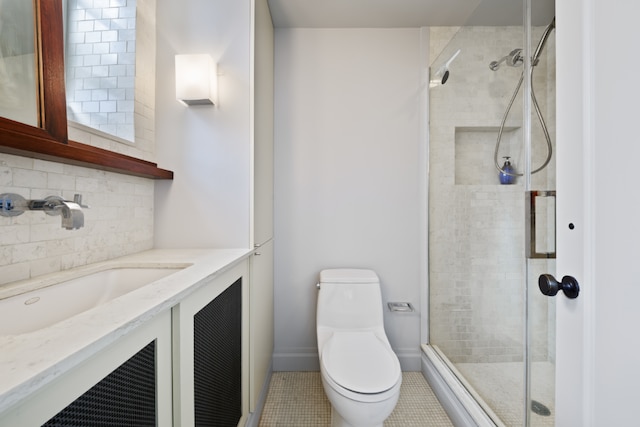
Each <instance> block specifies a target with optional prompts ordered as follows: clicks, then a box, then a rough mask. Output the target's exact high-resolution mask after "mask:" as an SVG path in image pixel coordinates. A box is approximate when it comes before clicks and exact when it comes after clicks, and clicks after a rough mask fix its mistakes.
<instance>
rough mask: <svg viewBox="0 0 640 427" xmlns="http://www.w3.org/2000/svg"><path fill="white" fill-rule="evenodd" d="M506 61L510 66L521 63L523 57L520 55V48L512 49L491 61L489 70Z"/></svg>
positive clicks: (496, 68) (494, 69) (493, 69)
mask: <svg viewBox="0 0 640 427" xmlns="http://www.w3.org/2000/svg"><path fill="white" fill-rule="evenodd" d="M503 62H504V63H506V64H507V65H508V66H510V67H517V66H519V65H522V63H523V62H524V57H523V56H522V49H513V50H512V51H511V52H509V54H508V55H507V56H503V57H502V58H500V59H499V60H497V61H491V63H490V64H489V68H490V69H491V71H497V70H498V68H500V64H502V63H503Z"/></svg>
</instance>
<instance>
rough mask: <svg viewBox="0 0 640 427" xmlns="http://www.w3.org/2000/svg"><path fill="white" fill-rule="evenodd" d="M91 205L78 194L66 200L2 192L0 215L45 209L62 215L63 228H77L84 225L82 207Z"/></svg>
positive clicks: (52, 213)
mask: <svg viewBox="0 0 640 427" xmlns="http://www.w3.org/2000/svg"><path fill="white" fill-rule="evenodd" d="M88 207H89V206H86V205H83V204H82V196H81V195H80V194H76V195H75V196H74V197H73V201H69V200H64V199H63V198H62V197H59V196H49V197H45V198H44V199H34V200H27V199H25V198H24V197H22V196H21V195H19V194H15V193H3V194H0V215H2V216H18V215H21V214H23V213H24V212H25V211H27V210H31V211H44V213H46V214H47V215H53V216H56V215H62V228H66V229H67V230H75V229H78V228H82V227H83V226H84V214H83V213H82V208H88Z"/></svg>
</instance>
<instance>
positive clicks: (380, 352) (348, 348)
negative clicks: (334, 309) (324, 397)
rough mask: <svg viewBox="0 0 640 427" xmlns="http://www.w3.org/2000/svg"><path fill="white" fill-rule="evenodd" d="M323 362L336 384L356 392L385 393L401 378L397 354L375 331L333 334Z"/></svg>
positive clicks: (326, 345) (322, 358)
mask: <svg viewBox="0 0 640 427" xmlns="http://www.w3.org/2000/svg"><path fill="white" fill-rule="evenodd" d="M320 359H321V360H320V363H322V365H323V368H324V371H325V372H326V374H327V375H328V376H329V377H330V378H331V380H332V381H333V382H334V383H336V384H337V385H339V386H340V387H342V388H345V389H347V390H349V391H352V392H355V393H360V394H378V393H383V392H385V391H387V390H390V389H391V388H393V387H394V386H395V385H396V384H397V383H398V379H399V378H400V377H401V370H400V363H399V362H398V358H397V357H396V355H395V353H394V352H393V350H392V349H391V348H390V346H389V345H388V343H386V342H384V341H383V340H381V339H380V338H379V337H378V336H377V335H376V334H375V333H374V332H373V331H342V332H334V333H333V335H332V336H331V338H329V339H328V340H327V342H326V343H325V345H324V348H323V349H322V355H321V358H320Z"/></svg>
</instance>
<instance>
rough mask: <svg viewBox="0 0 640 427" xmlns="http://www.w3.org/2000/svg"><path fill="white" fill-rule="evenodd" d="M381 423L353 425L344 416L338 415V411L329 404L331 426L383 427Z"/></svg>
mask: <svg viewBox="0 0 640 427" xmlns="http://www.w3.org/2000/svg"><path fill="white" fill-rule="evenodd" d="M383 425H384V423H383V424H376V425H366V426H355V425H353V424H349V423H348V422H347V421H346V420H345V419H344V418H342V417H341V416H340V414H339V413H338V411H336V410H335V409H334V407H333V405H331V427H383Z"/></svg>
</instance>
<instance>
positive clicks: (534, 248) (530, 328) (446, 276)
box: [424, 1, 555, 426]
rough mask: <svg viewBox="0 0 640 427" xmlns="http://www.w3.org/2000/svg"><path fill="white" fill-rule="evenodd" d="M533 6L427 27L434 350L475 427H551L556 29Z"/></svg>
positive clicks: (431, 354)
mask: <svg viewBox="0 0 640 427" xmlns="http://www.w3.org/2000/svg"><path fill="white" fill-rule="evenodd" d="M522 7H523V8H524V10H523V12H522V17H523V20H522V21H521V22H522V23H520V24H517V23H516V24H513V23H511V24H510V25H499V26H494V25H475V24H470V25H467V26H462V27H431V28H430V29H429V43H430V46H429V52H430V70H431V73H432V76H431V78H430V90H429V151H428V157H429V172H428V175H429V200H428V205H429V208H428V212H429V213H428V218H429V219H428V221H429V232H428V252H429V263H428V265H429V278H428V289H429V291H428V294H429V297H428V298H429V335H428V343H427V345H425V346H424V352H425V355H426V356H425V357H427V358H428V359H429V360H431V361H432V362H433V363H434V366H437V367H439V368H438V370H439V371H440V374H441V375H442V378H444V379H445V380H444V381H445V382H446V383H448V386H449V388H450V389H451V390H458V392H459V393H458V394H463V395H464V397H460V396H459V399H460V401H461V402H462V404H463V406H465V407H466V409H467V412H468V413H469V414H471V415H470V416H471V417H472V418H473V419H474V420H475V421H476V423H478V424H485V425H498V426H502V425H504V426H553V425H554V410H555V407H554V394H555V393H554V382H555V366H554V359H555V347H554V344H555V305H554V304H555V303H554V299H552V298H548V297H546V296H544V295H542V293H541V292H540V291H539V290H538V277H539V276H540V275H541V274H554V272H555V260H554V258H555V156H554V155H553V153H554V148H555V138H554V135H555V49H554V47H555V18H554V16H553V12H551V14H548V13H547V14H546V15H545V14H544V13H536V10H534V11H533V12H532V11H531V6H530V5H529V2H528V1H524V2H523V6H522ZM550 9H551V11H553V5H552V7H551V8H550ZM547 10H548V9H547ZM532 17H533V19H532ZM452 59H455V61H454V60H452ZM445 66H446V67H445ZM443 67H444V68H443ZM445 68H446V70H445ZM444 71H446V73H447V78H446V79H444V80H445V81H443V79H442V76H443V75H444ZM438 72H439V76H436V78H434V74H437V73H438ZM445 83H446V84H445ZM465 402H467V403H465ZM474 414H475V415H474Z"/></svg>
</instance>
